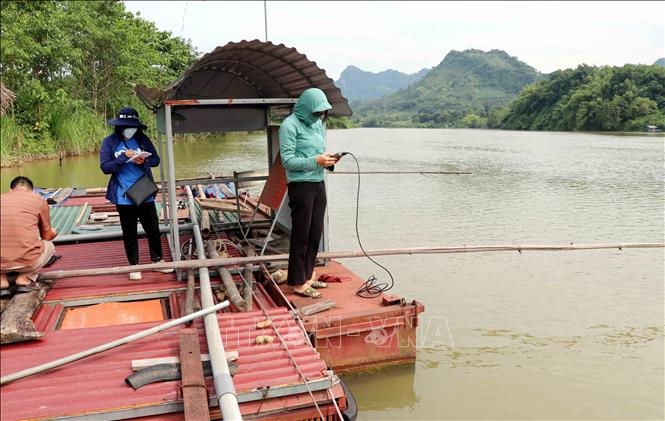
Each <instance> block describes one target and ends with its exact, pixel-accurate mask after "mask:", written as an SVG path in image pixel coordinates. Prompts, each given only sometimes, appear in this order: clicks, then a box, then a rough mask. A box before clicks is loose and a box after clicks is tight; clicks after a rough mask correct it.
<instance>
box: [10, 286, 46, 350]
mask: <svg viewBox="0 0 665 421" xmlns="http://www.w3.org/2000/svg"><path fill="white" fill-rule="evenodd" d="M39 286H40V287H39V289H37V290H35V291H30V292H25V293H21V294H16V295H14V298H12V300H11V301H10V302H9V304H8V305H7V308H5V310H4V311H3V312H2V315H1V316H0V343H1V344H3V345H4V344H10V343H13V342H21V341H30V340H33V339H39V338H41V337H42V336H44V334H43V333H42V332H38V331H37V329H35V324H34V323H32V314H33V313H34V312H35V310H37V307H39V305H40V304H41V303H42V300H43V299H44V297H45V296H46V293H47V292H48V290H49V289H51V285H48V284H44V283H40V284H39Z"/></svg>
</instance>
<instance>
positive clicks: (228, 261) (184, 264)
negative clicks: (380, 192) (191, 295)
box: [38, 243, 665, 281]
mask: <svg viewBox="0 0 665 421" xmlns="http://www.w3.org/2000/svg"><path fill="white" fill-rule="evenodd" d="M638 248H665V243H596V244H567V245H559V244H540V245H526V244H525V245H493V246H492V245H487V246H447V247H403V248H389V249H377V250H367V254H368V255H369V256H390V255H399V254H446V253H481V252H496V251H517V252H520V253H521V252H523V251H572V250H598V249H619V250H622V249H638ZM364 256H365V254H364V253H363V252H362V251H361V250H353V251H327V252H322V253H319V254H318V255H317V257H318V258H320V259H349V258H355V257H364ZM285 260H289V255H288V254H274V255H267V256H250V257H230V258H218V259H198V260H189V261H179V262H166V263H159V264H155V263H153V264H147V265H135V266H116V267H111V268H98V269H76V270H55V271H51V272H43V273H40V274H39V278H38V280H39V281H42V280H46V279H61V278H70V277H75V276H95V275H115V274H120V273H129V272H137V271H150V270H153V269H170V268H171V269H196V268H201V267H211V266H237V265H240V266H242V265H245V264H247V263H266V262H279V261H285Z"/></svg>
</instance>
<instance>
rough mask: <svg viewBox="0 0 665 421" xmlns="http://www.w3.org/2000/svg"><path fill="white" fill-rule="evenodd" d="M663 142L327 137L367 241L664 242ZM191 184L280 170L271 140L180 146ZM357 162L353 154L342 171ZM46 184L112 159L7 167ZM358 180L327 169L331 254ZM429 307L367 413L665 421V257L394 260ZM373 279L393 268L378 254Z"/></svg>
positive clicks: (371, 384) (364, 271)
mask: <svg viewBox="0 0 665 421" xmlns="http://www.w3.org/2000/svg"><path fill="white" fill-rule="evenodd" d="M664 140H665V139H664V138H663V137H652V136H626V135H597V134H580V133H542V132H508V131H483V130H429V129H351V130H335V131H329V133H328V143H329V147H330V149H331V150H332V151H343V150H347V151H352V152H353V153H354V154H355V155H356V156H357V157H358V159H359V161H360V168H361V171H457V170H465V171H471V172H472V174H470V175H407V174H404V175H394V174H390V175H384V174H367V175H364V176H362V179H361V183H362V185H361V196H360V224H359V226H360V235H361V238H362V240H363V245H364V246H365V248H367V249H371V248H387V247H408V246H440V245H463V244H467V245H484V244H543V243H548V244H568V243H590V242H594V243H606V242H663V241H664V240H665V239H664V229H665V217H664V213H663V211H664V203H665V201H664V198H665V192H664V184H663V182H664V174H663V164H664V153H663V152H664V151H663V144H664ZM175 155H176V160H177V171H176V173H177V176H178V177H186V176H199V175H206V171H210V172H212V173H214V174H224V175H228V174H231V173H232V171H233V170H234V169H235V170H250V169H262V168H265V167H266V166H267V165H266V160H267V158H266V153H265V140H264V137H262V136H249V137H248V138H245V139H242V138H224V139H221V140H216V141H209V142H202V143H190V144H179V145H176V150H175ZM337 169H338V170H340V171H354V170H355V163H354V161H353V159H352V158H351V157H350V156H347V157H344V158H343V160H342V162H340V164H339V165H338V166H337ZM19 173H21V174H25V175H28V176H29V177H31V178H33V180H34V181H35V183H36V184H38V185H40V186H46V187H60V186H78V187H84V186H100V185H105V183H106V176H103V175H102V174H101V173H100V172H99V170H98V161H97V157H96V156H90V157H81V158H75V159H67V160H65V161H64V162H63V166H62V167H60V166H59V164H58V162H57V161H54V162H50V161H47V162H40V163H39V164H36V165H33V166H31V167H27V168H22V169H3V170H2V173H1V176H2V190H3V191H6V190H7V187H6V186H5V185H6V184H8V183H9V180H10V178H11V177H13V176H14V175H17V174H19ZM356 187H357V178H356V177H355V176H354V175H342V174H338V175H331V176H329V177H328V189H329V199H328V200H329V208H328V211H329V216H330V227H331V234H330V244H331V249H332V250H349V249H357V248H358V247H357V243H356V239H355V231H354V218H355V206H356V202H355V192H356ZM376 260H378V261H379V262H380V263H382V264H384V265H386V266H387V267H388V268H389V269H390V270H391V272H392V273H393V276H394V277H395V280H396V284H395V287H394V289H393V291H392V293H395V294H398V295H401V296H403V297H405V298H407V299H409V300H410V299H418V300H419V301H421V302H423V303H424V305H425V308H426V312H425V313H424V315H423V318H422V322H421V328H420V331H419V332H418V334H419V341H418V354H417V361H416V364H415V365H413V366H408V367H398V368H391V369H384V370H379V371H376V372H373V373H371V374H362V375H348V376H345V377H344V378H345V381H346V382H347V383H348V384H349V386H350V388H351V390H352V391H353V393H354V395H355V397H356V399H357V401H358V405H359V409H360V416H359V419H362V420H376V419H390V420H403V419H663V418H664V409H663V408H664V385H663V381H664V380H663V376H664V349H663V342H664V320H663V304H664V299H665V297H664V262H665V259H664V253H663V250H662V249H652V250H630V249H629V250H623V251H619V250H590V251H574V252H524V253H522V254H519V253H516V252H511V253H507V252H504V253H475V254H459V255H455V254H447V255H425V256H422V255H421V256H390V257H379V258H377V259H376ZM345 264H346V265H347V266H348V267H350V268H351V269H352V270H354V271H355V272H357V273H358V274H360V275H361V276H363V277H367V276H369V275H371V274H376V275H377V276H378V277H379V278H380V279H381V280H386V279H388V278H387V275H386V274H385V273H383V272H382V271H381V269H378V268H376V267H375V266H373V265H372V264H371V263H370V262H368V261H366V260H360V259H353V260H347V261H345Z"/></svg>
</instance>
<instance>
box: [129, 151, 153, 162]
mask: <svg viewBox="0 0 665 421" xmlns="http://www.w3.org/2000/svg"><path fill="white" fill-rule="evenodd" d="M149 156H152V154H151V153H150V152H139V153H137V154H134V155H132V157H131V158H129V159H128V160H127V162H134V161H136V160H137V159H138V158H147V157H149Z"/></svg>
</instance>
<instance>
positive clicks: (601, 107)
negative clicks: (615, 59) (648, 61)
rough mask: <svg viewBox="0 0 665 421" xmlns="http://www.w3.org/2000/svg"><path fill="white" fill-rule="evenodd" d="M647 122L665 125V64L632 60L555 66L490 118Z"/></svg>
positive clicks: (615, 124)
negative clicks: (556, 68)
mask: <svg viewBox="0 0 665 421" xmlns="http://www.w3.org/2000/svg"><path fill="white" fill-rule="evenodd" d="M647 124H652V125H656V126H658V127H661V128H663V127H665V68H664V67H660V66H654V65H651V66H646V65H632V64H627V65H625V66H622V67H609V66H607V67H593V66H587V65H581V66H579V67H577V68H576V69H566V70H560V71H556V72H554V73H552V74H551V75H550V77H549V78H548V79H547V80H543V81H540V82H538V83H535V84H533V85H531V86H527V87H526V88H525V89H524V90H523V91H522V93H520V95H519V96H518V97H517V98H516V99H515V100H514V101H513V102H511V103H510V104H509V105H508V106H507V107H505V108H504V109H503V110H500V111H497V112H495V113H494V114H493V115H492V116H491V118H490V120H489V126H490V127H496V128H503V129H519V130H589V131H596V130H611V131H643V130H644V129H645V126H646V125H647Z"/></svg>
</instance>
